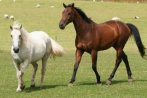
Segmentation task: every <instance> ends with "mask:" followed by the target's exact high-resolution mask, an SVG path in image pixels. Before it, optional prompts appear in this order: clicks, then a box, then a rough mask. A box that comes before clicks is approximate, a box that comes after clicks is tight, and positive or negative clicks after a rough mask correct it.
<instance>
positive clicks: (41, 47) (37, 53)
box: [32, 43, 46, 62]
mask: <svg viewBox="0 0 147 98" xmlns="http://www.w3.org/2000/svg"><path fill="white" fill-rule="evenodd" d="M32 51H33V52H32V53H33V55H32V62H35V61H38V60H40V59H42V58H43V56H44V55H45V53H46V44H45V43H44V44H38V45H37V46H36V47H34V49H33V50H32Z"/></svg>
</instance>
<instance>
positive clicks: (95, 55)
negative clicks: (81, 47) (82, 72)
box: [91, 50, 101, 84]
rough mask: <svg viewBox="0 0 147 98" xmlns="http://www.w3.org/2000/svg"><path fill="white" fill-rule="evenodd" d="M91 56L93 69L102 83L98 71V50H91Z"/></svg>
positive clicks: (98, 80) (98, 81)
mask: <svg viewBox="0 0 147 98" xmlns="http://www.w3.org/2000/svg"><path fill="white" fill-rule="evenodd" d="M91 58H92V69H93V71H94V73H95V75H96V79H97V84H99V83H101V81H100V75H99V73H98V71H97V51H96V50H92V51H91Z"/></svg>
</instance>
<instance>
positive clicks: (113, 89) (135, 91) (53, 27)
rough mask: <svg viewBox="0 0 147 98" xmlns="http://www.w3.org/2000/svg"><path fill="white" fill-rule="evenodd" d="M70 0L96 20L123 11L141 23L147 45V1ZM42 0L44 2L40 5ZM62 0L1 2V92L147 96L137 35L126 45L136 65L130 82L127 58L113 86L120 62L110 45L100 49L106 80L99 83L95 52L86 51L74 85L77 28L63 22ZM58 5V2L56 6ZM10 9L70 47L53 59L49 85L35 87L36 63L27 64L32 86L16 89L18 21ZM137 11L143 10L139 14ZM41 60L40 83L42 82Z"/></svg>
mask: <svg viewBox="0 0 147 98" xmlns="http://www.w3.org/2000/svg"><path fill="white" fill-rule="evenodd" d="M64 2H65V3H72V2H75V6H78V7H80V8H81V9H82V10H83V11H84V12H85V13H86V14H87V15H88V16H89V17H91V18H92V19H93V20H94V21H96V22H98V23H101V22H104V21H107V20H109V19H111V18H112V17H114V16H118V17H120V18H121V20H122V21H124V22H130V23H133V24H135V25H136V26H137V27H138V28H139V30H140V34H141V37H142V41H143V43H144V45H145V46H147V29H146V26H147V13H146V11H147V6H146V4H136V3H111V2H104V3H100V2H92V1H78V0H76V1H74V0H64ZM38 3H40V5H41V7H40V8H35V6H36V4H38ZM62 3H63V1H62V0H16V2H15V3H13V2H12V0H3V1H2V2H0V98H48V97H49V98H146V96H147V93H146V92H147V91H146V90H147V65H146V64H147V63H146V61H145V60H143V59H142V58H141V57H140V55H139V53H138V50H137V48H136V45H135V43H134V40H133V38H130V40H129V41H128V43H127V44H126V47H125V51H126V53H127V55H128V58H129V62H130V65H131V69H132V73H133V78H134V80H135V81H134V82H133V83H132V84H129V83H128V82H127V74H126V69H125V66H124V63H121V65H120V67H119V69H118V71H117V73H116V75H115V77H114V79H113V84H112V85H111V86H107V85H106V84H105V81H106V80H107V78H108V77H109V74H110V73H111V71H112V69H113V67H114V62H115V51H114V50H113V49H109V50H107V51H103V52H99V58H98V71H99V73H100V75H101V81H102V83H103V84H102V85H95V82H96V79H95V75H94V72H93V71H92V69H91V59H90V55H88V54H87V53H85V54H84V56H83V58H82V61H81V64H80V66H79V70H78V73H77V80H76V82H75V86H74V87H68V86H67V85H68V81H69V79H70V78H71V75H72V71H73V64H74V60H75V57H74V52H75V47H74V40H75V30H74V28H73V25H72V24H69V25H68V26H67V27H66V29H65V30H60V29H59V27H58V24H59V21H60V18H61V13H62V10H63V7H62ZM52 5H54V6H55V7H54V8H51V7H50V6H52ZM4 14H9V15H14V16H15V17H16V18H17V20H19V21H20V22H21V23H22V24H23V26H24V27H25V28H26V29H27V30H28V31H33V30H43V31H46V32H48V34H49V35H50V36H51V37H52V38H53V39H56V40H57V41H58V42H59V43H60V44H61V45H62V46H63V47H64V48H65V50H66V54H65V55H64V56H63V57H61V58H58V57H57V58H56V59H55V60H54V59H53V58H51V59H49V60H48V66H47V70H46V75H45V81H44V87H43V88H42V89H40V88H39V87H36V88H34V89H30V88H29V86H30V79H31V75H32V66H29V67H28V69H27V70H26V73H25V76H24V80H25V85H26V88H25V89H24V91H23V92H21V93H16V92H15V90H16V87H17V79H16V72H15V68H14V66H13V64H12V59H11V55H10V47H11V38H10V29H9V26H10V25H11V23H12V21H10V20H6V19H4V18H3V15H4ZM134 16H140V19H138V20H135V19H134ZM40 69H41V66H39V69H38V72H37V76H36V85H39V82H40Z"/></svg>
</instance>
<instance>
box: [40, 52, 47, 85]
mask: <svg viewBox="0 0 147 98" xmlns="http://www.w3.org/2000/svg"><path fill="white" fill-rule="evenodd" d="M47 59H48V53H47V54H46V55H45V56H44V57H43V58H42V69H41V82H40V87H42V84H43V80H44V75H45V70H46V64H47Z"/></svg>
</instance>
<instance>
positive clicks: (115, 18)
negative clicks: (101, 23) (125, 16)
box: [111, 17, 120, 20]
mask: <svg viewBox="0 0 147 98" xmlns="http://www.w3.org/2000/svg"><path fill="white" fill-rule="evenodd" d="M111 20H120V18H119V17H113V18H112V19H111Z"/></svg>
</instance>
